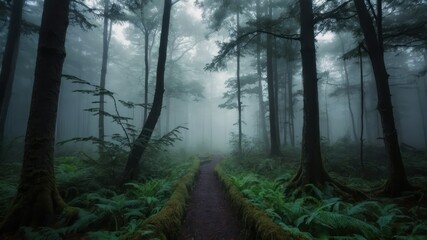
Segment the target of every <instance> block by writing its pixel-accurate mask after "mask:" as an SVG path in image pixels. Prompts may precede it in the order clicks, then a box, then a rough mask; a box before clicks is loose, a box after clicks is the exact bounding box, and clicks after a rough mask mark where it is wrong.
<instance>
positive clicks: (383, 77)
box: [354, 0, 412, 196]
mask: <svg viewBox="0 0 427 240" xmlns="http://www.w3.org/2000/svg"><path fill="white" fill-rule="evenodd" d="M354 4H355V6H356V10H357V15H358V16H359V23H360V27H361V29H362V32H363V35H364V38H365V43H366V47H367V49H368V54H369V58H370V59H371V63H372V70H373V72H374V76H375V83H376V86H377V96H378V106H377V109H378V112H379V113H380V116H381V124H382V132H383V135H384V138H383V139H384V145H385V148H386V151H387V154H388V159H389V175H388V178H387V182H386V184H385V186H384V189H383V193H384V194H386V195H388V196H399V195H400V194H401V192H402V191H405V190H410V189H412V186H411V185H410V184H409V182H408V179H407V177H406V172H405V167H404V165H403V161H402V155H401V153H400V147H399V141H398V136H397V131H396V127H395V121H394V114H393V106H392V102H391V94H390V86H389V82H388V77H389V75H388V73H387V69H386V66H385V62H384V48H383V42H382V23H381V18H382V9H381V1H378V2H377V7H378V9H377V10H378V13H377V31H378V32H376V31H375V28H374V22H373V20H372V17H371V16H370V14H369V11H368V9H367V7H366V5H365V3H364V1H363V0H354Z"/></svg>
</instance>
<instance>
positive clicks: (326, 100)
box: [325, 75, 331, 143]
mask: <svg viewBox="0 0 427 240" xmlns="http://www.w3.org/2000/svg"><path fill="white" fill-rule="evenodd" d="M328 84H329V75H328V76H327V77H326V84H325V114H326V137H327V138H328V143H330V142H331V130H330V128H329V126H330V124H329V109H328Z"/></svg>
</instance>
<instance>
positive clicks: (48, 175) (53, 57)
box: [0, 0, 70, 232]
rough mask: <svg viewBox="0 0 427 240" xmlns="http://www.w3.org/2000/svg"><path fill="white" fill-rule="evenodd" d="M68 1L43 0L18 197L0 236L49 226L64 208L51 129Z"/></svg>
mask: <svg viewBox="0 0 427 240" xmlns="http://www.w3.org/2000/svg"><path fill="white" fill-rule="evenodd" d="M69 3H70V1H69V0H45V1H44V7H43V16H42V23H41V27H40V35H39V43H38V51H37V61H36V69H35V74H34V86H33V94H32V98H31V108H30V116H29V118H28V126H27V133H26V137H25V148H24V159H23V164H22V170H21V178H20V182H19V186H18V192H17V194H16V196H15V199H14V201H13V204H12V206H11V207H10V208H9V211H8V214H7V215H6V217H5V219H4V222H3V223H2V224H1V226H0V232H14V231H16V230H17V229H18V228H19V227H20V226H32V227H39V226H50V225H52V224H53V223H54V222H55V221H56V220H57V217H58V215H59V214H60V213H61V212H62V210H63V208H64V207H65V204H64V201H63V200H62V198H61V196H60V195H59V193H58V190H57V187H56V180H55V173H54V159H53V158H54V143H55V125H56V115H57V107H58V98H59V89H60V85H61V74H62V66H63V63H64V59H65V47H64V44H65V36H66V31H67V27H68V11H69Z"/></svg>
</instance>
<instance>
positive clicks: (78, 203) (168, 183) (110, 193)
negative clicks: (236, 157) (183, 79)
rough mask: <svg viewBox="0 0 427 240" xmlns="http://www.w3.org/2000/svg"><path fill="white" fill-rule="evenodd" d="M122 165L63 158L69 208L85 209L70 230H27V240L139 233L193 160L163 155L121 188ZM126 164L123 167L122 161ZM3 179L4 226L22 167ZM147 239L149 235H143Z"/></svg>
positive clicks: (8, 167)
mask: <svg viewBox="0 0 427 240" xmlns="http://www.w3.org/2000/svg"><path fill="white" fill-rule="evenodd" d="M118 162H119V161H118V160H116V159H110V160H105V161H104V162H101V161H98V160H94V159H91V158H89V157H87V156H86V157H75V156H72V157H58V158H57V159H56V162H55V164H56V169H55V170H56V179H57V183H58V188H59V190H60V192H61V195H62V197H63V198H64V200H65V201H66V203H67V204H68V205H69V206H72V207H78V208H79V209H80V212H79V218H78V219H77V220H76V221H75V222H74V223H73V224H72V225H70V226H67V227H60V228H41V229H32V228H27V227H24V228H22V229H21V230H22V231H21V233H22V235H23V236H24V238H26V239H64V238H65V239H73V238H80V237H83V236H84V237H85V239H123V238H126V237H127V236H131V235H133V234H135V233H137V232H139V231H142V230H141V228H140V227H139V226H140V225H141V223H142V222H143V221H144V220H145V219H147V218H149V217H150V216H152V215H154V214H156V213H158V212H159V211H160V210H161V209H162V208H163V206H164V205H165V204H166V202H167V201H168V199H169V198H170V196H171V194H172V192H173V191H174V190H175V188H176V183H177V180H178V179H180V178H181V177H183V176H184V175H185V174H186V173H187V172H189V170H190V169H191V168H194V164H193V160H189V158H188V157H185V156H181V157H177V156H174V158H171V157H170V156H168V155H165V154H157V155H156V156H155V157H150V158H149V159H147V160H145V161H144V162H143V163H142V166H141V168H140V169H141V170H140V174H139V175H140V176H141V178H140V179H137V180H135V181H134V182H131V183H127V184H125V186H124V187H120V188H119V187H117V182H116V180H117V179H118V176H119V174H120V170H122V169H123V166H122V165H121V164H119V163H118ZM122 162H123V161H122ZM0 169H2V173H3V174H2V175H1V176H0V196H1V197H0V221H1V219H2V218H3V217H4V214H5V212H6V210H7V207H8V206H9V204H10V202H11V200H12V199H13V197H14V194H15V192H16V187H17V183H18V177H19V172H20V164H17V163H16V164H15V163H9V164H2V165H1V166H0ZM140 234H143V233H140Z"/></svg>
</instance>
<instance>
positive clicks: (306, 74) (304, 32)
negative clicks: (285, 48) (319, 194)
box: [290, 0, 329, 186]
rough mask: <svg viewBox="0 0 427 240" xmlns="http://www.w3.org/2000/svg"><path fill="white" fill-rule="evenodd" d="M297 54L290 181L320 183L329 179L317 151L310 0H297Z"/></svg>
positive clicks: (317, 115) (317, 120) (316, 110)
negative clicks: (297, 141) (296, 137)
mask: <svg viewBox="0 0 427 240" xmlns="http://www.w3.org/2000/svg"><path fill="white" fill-rule="evenodd" d="M299 2H300V9H301V58H302V79H303V92H304V93H303V94H304V95H303V96H304V110H303V113H304V122H303V132H302V148H301V166H300V168H299V170H298V172H297V174H296V175H295V177H294V178H293V179H292V181H291V184H290V185H294V186H302V185H305V184H315V185H323V184H324V183H325V181H327V180H328V179H329V177H328V175H327V173H326V172H325V170H324V167H323V162H322V156H321V153H320V130H319V102H318V90H317V72H316V50H315V45H314V21H313V8H312V7H313V3H312V1H311V0H300V1H299Z"/></svg>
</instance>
